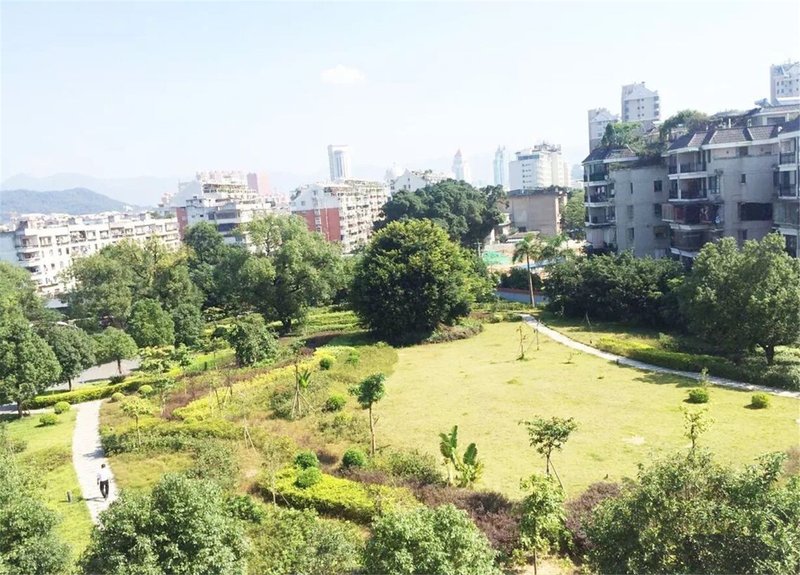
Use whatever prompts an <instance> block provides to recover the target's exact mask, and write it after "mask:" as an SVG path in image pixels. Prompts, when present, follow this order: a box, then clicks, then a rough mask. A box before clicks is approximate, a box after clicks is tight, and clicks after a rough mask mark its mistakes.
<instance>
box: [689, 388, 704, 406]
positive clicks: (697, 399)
mask: <svg viewBox="0 0 800 575" xmlns="http://www.w3.org/2000/svg"><path fill="white" fill-rule="evenodd" d="M686 401H688V402H689V403H708V390H707V389H706V388H705V387H695V388H694V389H690V390H689V397H688V398H687V399H686Z"/></svg>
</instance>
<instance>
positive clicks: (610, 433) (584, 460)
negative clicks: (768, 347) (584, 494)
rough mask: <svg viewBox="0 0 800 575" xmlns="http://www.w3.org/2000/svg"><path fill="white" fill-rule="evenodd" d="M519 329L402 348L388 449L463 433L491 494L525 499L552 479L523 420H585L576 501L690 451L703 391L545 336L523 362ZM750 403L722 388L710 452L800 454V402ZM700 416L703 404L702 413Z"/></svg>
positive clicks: (393, 384)
mask: <svg viewBox="0 0 800 575" xmlns="http://www.w3.org/2000/svg"><path fill="white" fill-rule="evenodd" d="M519 325H520V324H508V323H502V324H494V325H487V326H486V329H485V331H484V332H483V333H482V334H480V335H478V336H476V337H473V338H471V339H468V340H463V341H456V342H451V343H445V344H439V345H429V346H420V347H412V348H404V349H400V350H398V354H399V361H398V363H397V364H396V368H395V372H394V374H393V375H392V376H391V378H390V379H389V382H388V386H387V393H386V397H385V398H384V399H383V400H382V401H381V402H380V404H379V405H378V406H377V408H376V410H377V413H378V415H379V417H380V422H379V424H378V434H379V435H378V437H379V444H387V443H388V444H391V445H393V446H405V447H419V448H421V449H424V450H426V451H429V452H431V453H433V454H437V455H438V434H439V432H443V431H446V430H449V429H450V427H452V426H453V425H455V424H457V425H458V426H459V436H460V441H461V444H462V445H463V446H466V445H467V444H468V443H469V442H471V441H475V442H476V443H477V445H478V451H479V454H480V456H481V458H482V459H483V460H484V462H485V464H486V470H485V473H484V477H483V480H482V482H481V485H483V486H485V487H488V488H492V489H497V490H500V491H502V492H505V493H507V494H509V495H512V496H515V495H518V494H519V480H520V478H522V477H525V476H526V475H528V474H530V473H531V472H533V471H539V472H542V471H544V461H543V459H542V458H541V457H540V456H539V455H538V454H537V453H536V452H535V451H534V450H533V449H532V448H531V447H529V446H528V438H527V434H526V432H525V429H524V428H523V427H522V426H520V425H519V424H518V422H519V421H520V420H523V419H530V418H532V417H534V416H536V415H541V416H544V417H549V416H553V415H558V416H561V417H574V418H575V419H576V421H577V422H578V425H579V427H578V429H577V431H575V432H574V434H573V435H572V437H571V438H570V440H569V442H568V443H567V445H566V446H565V448H564V451H563V452H561V453H557V454H555V455H554V458H553V462H554V464H555V466H556V469H557V471H558V473H559V475H560V476H561V478H562V480H563V481H564V486H565V488H566V490H567V492H568V493H569V494H573V495H574V494H576V493H577V492H578V491H580V490H581V489H583V488H585V487H586V486H587V485H589V484H590V483H592V482H595V481H599V480H602V479H604V478H606V477H607V478H608V479H610V480H618V479H620V478H622V477H623V476H633V475H635V473H636V466H637V464H638V463H643V462H647V461H648V460H650V459H651V458H652V457H653V456H655V455H657V454H658V453H664V452H670V451H674V450H681V449H687V447H688V441H687V440H686V439H685V437H684V436H683V415H682V413H681V408H682V407H684V406H686V405H687V404H686V403H685V402H684V399H685V398H686V392H687V389H688V388H689V387H691V386H692V385H694V382H690V381H688V380H684V379H682V378H677V377H673V376H666V375H656V374H650V373H645V372H641V371H637V370H634V369H629V368H624V367H618V366H616V365H613V364H611V363H608V362H606V361H604V360H602V359H599V358H596V357H593V356H588V355H585V354H581V353H579V352H573V351H571V350H570V349H569V348H567V347H565V346H562V345H560V344H558V343H556V342H554V341H552V340H550V339H548V338H546V337H544V336H542V337H541V338H540V350H539V351H535V344H534V346H533V348H532V349H531V350H530V351H529V352H528V357H529V359H528V360H527V361H517V360H516V356H517V354H518V335H517V333H516V330H517V328H518V326H519ZM749 401H750V394H749V393H746V392H740V391H733V390H728V389H722V388H713V389H712V390H711V401H710V403H709V404H708V409H709V414H710V416H711V417H713V419H714V420H715V422H714V424H713V425H712V427H711V429H710V430H709V431H708V432H707V433H706V434H705V435H704V436H703V437H702V438H701V440H700V444H701V445H702V446H705V447H709V448H711V449H713V451H714V452H715V453H716V455H717V457H718V459H719V460H720V461H725V462H733V463H739V464H744V463H749V462H751V461H752V460H753V459H754V458H755V457H757V456H758V455H760V454H762V453H764V452H767V451H776V450H780V451H783V450H786V449H788V448H790V447H792V446H795V445H797V444H798V417H800V402H798V401H796V400H792V399H787V398H781V397H773V398H772V405H771V406H770V408H769V409H766V410H761V411H756V410H751V409H747V408H746V407H745V406H746V405H747V404H748V403H749ZM692 407H694V406H692Z"/></svg>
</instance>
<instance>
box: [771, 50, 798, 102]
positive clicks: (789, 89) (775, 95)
mask: <svg viewBox="0 0 800 575" xmlns="http://www.w3.org/2000/svg"><path fill="white" fill-rule="evenodd" d="M769 80H770V81H769V84H770V101H771V102H772V104H773V105H776V106H777V105H780V104H800V61H795V62H792V61H789V62H786V63H784V64H775V65H774V66H770V69H769Z"/></svg>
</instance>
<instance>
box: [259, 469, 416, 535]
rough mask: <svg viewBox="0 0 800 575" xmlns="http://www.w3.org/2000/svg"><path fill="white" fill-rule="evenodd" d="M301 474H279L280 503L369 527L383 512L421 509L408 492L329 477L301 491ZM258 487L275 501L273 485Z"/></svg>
mask: <svg viewBox="0 0 800 575" xmlns="http://www.w3.org/2000/svg"><path fill="white" fill-rule="evenodd" d="M298 473H299V472H298V470H297V469H294V468H288V469H285V470H283V471H281V472H280V473H279V474H278V477H277V480H276V482H275V495H276V496H277V499H278V501H284V502H286V503H287V504H288V505H289V506H291V507H297V508H301V509H315V510H316V511H318V512H319V513H322V514H325V515H332V516H334V517H338V518H340V519H349V520H351V521H355V522H356V523H361V524H362V525H367V524H369V522H370V521H372V519H373V518H374V517H375V516H376V515H377V514H378V513H379V511H380V512H385V511H389V510H392V509H395V508H398V507H410V506H416V505H419V502H418V501H417V500H416V499H415V498H414V496H413V495H412V494H411V492H410V491H409V490H408V489H405V488H402V487H389V486H386V485H365V484H362V483H358V482H356V481H351V480H349V479H343V478H341V477H334V476H333V475H327V474H325V473H323V474H322V475H321V477H320V479H319V481H317V482H316V483H314V484H313V485H310V486H308V487H298V486H297V479H298ZM258 486H259V488H260V489H261V491H262V493H263V494H264V495H265V496H266V497H268V498H269V499H272V495H273V494H272V490H271V489H270V485H269V481H267V480H261V481H259V483H258ZM378 502H380V503H378Z"/></svg>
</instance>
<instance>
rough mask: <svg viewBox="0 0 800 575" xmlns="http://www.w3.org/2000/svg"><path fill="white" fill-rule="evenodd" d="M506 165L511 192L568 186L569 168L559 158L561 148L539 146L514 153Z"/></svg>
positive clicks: (545, 145) (547, 145) (546, 145)
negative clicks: (513, 157) (512, 158)
mask: <svg viewBox="0 0 800 575" xmlns="http://www.w3.org/2000/svg"><path fill="white" fill-rule="evenodd" d="M516 156H517V159H516V160H514V161H513V162H511V163H509V165H508V176H509V178H508V179H509V187H510V188H511V189H512V190H536V189H541V188H549V187H551V186H560V187H567V186H569V181H570V180H569V166H567V164H566V163H565V162H564V159H563V158H562V156H561V146H553V145H550V144H544V143H543V144H539V145H537V146H534V147H533V148H526V149H524V150H520V151H519V152H517V153H516Z"/></svg>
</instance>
